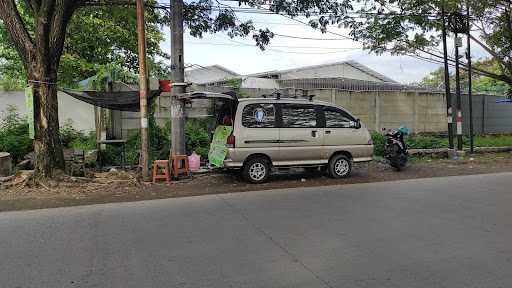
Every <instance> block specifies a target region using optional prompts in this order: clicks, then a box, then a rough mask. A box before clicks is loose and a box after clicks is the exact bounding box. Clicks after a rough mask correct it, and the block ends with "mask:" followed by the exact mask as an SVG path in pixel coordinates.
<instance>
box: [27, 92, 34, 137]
mask: <svg viewBox="0 0 512 288" xmlns="http://www.w3.org/2000/svg"><path fill="white" fill-rule="evenodd" d="M25 106H26V107H27V121H28V135H29V137H30V139H34V136H35V128H34V89H33V86H32V85H29V86H27V87H26V88H25Z"/></svg>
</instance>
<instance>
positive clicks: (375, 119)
mask: <svg viewBox="0 0 512 288" xmlns="http://www.w3.org/2000/svg"><path fill="white" fill-rule="evenodd" d="M309 94H310V95H315V100H319V101H325V102H329V103H334V104H336V105H338V106H341V107H344V108H345V109H347V110H348V111H350V112H351V113H352V114H354V115H355V116H356V117H358V118H360V119H361V121H362V122H363V123H364V124H366V126H367V127H368V128H369V129H371V130H377V131H380V130H381V129H386V128H397V127H400V126H402V125H403V126H406V127H408V128H409V129H410V130H411V132H413V133H423V132H443V131H446V130H447V125H446V104H445V103H446V98H445V97H444V94H437V93H429V92H418V91H410V92H409V91H343V90H336V89H318V90H310V91H309Z"/></svg>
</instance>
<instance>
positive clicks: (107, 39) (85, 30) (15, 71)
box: [0, 1, 168, 88]
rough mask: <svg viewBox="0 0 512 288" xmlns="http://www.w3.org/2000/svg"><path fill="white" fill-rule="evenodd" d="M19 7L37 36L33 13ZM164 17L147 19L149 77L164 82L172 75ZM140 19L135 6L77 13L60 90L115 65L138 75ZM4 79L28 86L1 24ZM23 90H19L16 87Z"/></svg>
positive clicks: (154, 13)
mask: <svg viewBox="0 0 512 288" xmlns="http://www.w3.org/2000/svg"><path fill="white" fill-rule="evenodd" d="M23 2H24V1H20V2H19V5H18V9H19V11H20V14H21V15H24V17H23V18H24V22H25V23H26V26H27V27H28V29H29V31H33V29H34V24H33V17H31V16H30V9H29V8H28V7H27V6H26V5H24V4H23ZM164 16H165V14H164V13H163V12H162V11H161V10H158V9H148V10H147V13H146V37H147V39H146V41H147V51H148V57H149V65H150V68H152V69H150V72H154V74H156V75H159V76H161V75H162V74H168V65H167V64H165V63H164V61H162V60H163V59H166V58H168V55H166V54H165V53H164V52H163V51H162V50H161V48H160V43H161V42H162V41H163V40H164V34H163V33H162V31H161V26H162V25H163V24H164V23H165V20H166V19H165V17H164ZM136 29H137V28H136V14H135V6H133V5H116V6H90V7H88V6H85V7H81V8H80V9H78V10H77V12H75V15H74V16H73V18H72V19H71V21H70V23H69V25H68V27H67V32H66V40H65V44H64V51H63V54H62V57H61V59H60V61H61V63H60V65H59V83H60V85H61V86H73V85H74V84H75V83H76V82H77V81H80V80H83V79H85V78H88V77H90V76H93V75H95V74H96V73H97V72H98V71H100V70H102V69H103V67H105V66H106V65H107V64H108V65H116V66H119V67H122V68H124V69H127V70H129V71H134V72H135V71H137V69H138V60H137V59H138V58H137V57H138V56H137V31H136ZM0 75H2V76H3V79H4V82H6V81H7V82H12V79H15V80H16V82H15V83H17V85H14V86H24V83H25V80H26V72H25V71H24V69H23V65H22V62H21V61H20V58H19V55H18V53H17V52H16V50H15V48H14V46H13V43H12V41H11V39H10V38H9V35H8V33H7V31H6V30H5V26H4V25H1V24H0ZM15 88H21V87H15Z"/></svg>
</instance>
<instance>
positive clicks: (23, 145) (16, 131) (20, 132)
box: [0, 106, 33, 163]
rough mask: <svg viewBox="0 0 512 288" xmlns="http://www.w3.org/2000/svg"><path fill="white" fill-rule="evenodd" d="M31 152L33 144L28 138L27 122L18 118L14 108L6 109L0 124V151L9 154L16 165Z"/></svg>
mask: <svg viewBox="0 0 512 288" xmlns="http://www.w3.org/2000/svg"><path fill="white" fill-rule="evenodd" d="M32 150H33V143H32V139H30V138H29V134H28V122H27V120H26V119H23V118H22V117H20V115H19V114H18V113H17V111H16V108H15V107H13V106H9V107H7V111H6V115H5V116H4V118H3V119H2V121H1V124H0V151H5V152H9V153H10V154H11V156H12V158H13V161H14V162H15V163H17V162H18V161H20V160H22V159H23V157H24V156H25V155H27V154H28V153H30V152H31V151H32Z"/></svg>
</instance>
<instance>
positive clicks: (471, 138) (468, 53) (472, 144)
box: [466, 0, 475, 153]
mask: <svg viewBox="0 0 512 288" xmlns="http://www.w3.org/2000/svg"><path fill="white" fill-rule="evenodd" d="M469 10H470V9H469V0H468V1H466V16H467V17H468V27H467V31H468V33H467V40H468V44H467V46H468V47H467V51H466V58H467V60H468V99H469V143H470V152H471V153H474V152H475V139H474V131H473V91H472V90H473V87H472V86H473V83H472V82H473V80H472V77H473V72H472V71H471V66H472V63H471V34H470V33H471V18H470V16H469Z"/></svg>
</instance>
